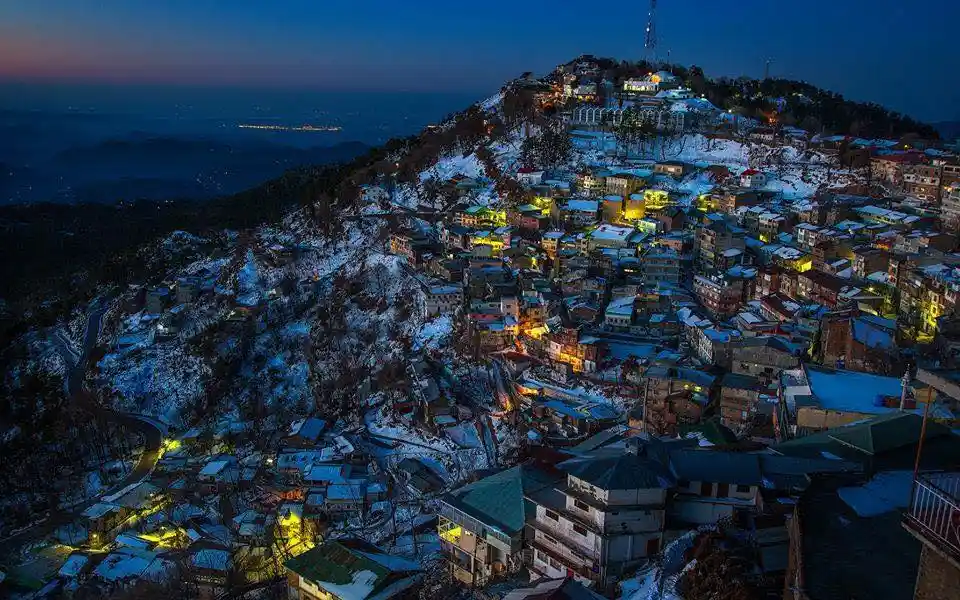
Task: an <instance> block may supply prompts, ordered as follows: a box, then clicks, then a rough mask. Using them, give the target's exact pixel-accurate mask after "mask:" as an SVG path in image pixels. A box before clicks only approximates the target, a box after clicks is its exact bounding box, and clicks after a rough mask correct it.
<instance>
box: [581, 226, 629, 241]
mask: <svg viewBox="0 0 960 600" xmlns="http://www.w3.org/2000/svg"><path fill="white" fill-rule="evenodd" d="M635 231H636V230H635V229H634V228H633V227H621V226H619V225H610V224H609V223H604V224H602V225H600V226H599V227H597V228H596V229H594V230H593V231H591V232H590V234H589V235H590V237H591V238H593V239H597V240H607V241H619V242H626V241H627V240H628V239H629V238H630V236H631V235H632V234H633V233H634V232H635Z"/></svg>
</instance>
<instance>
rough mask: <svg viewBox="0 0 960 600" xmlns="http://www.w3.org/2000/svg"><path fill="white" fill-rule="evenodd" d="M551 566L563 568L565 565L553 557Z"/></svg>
mask: <svg viewBox="0 0 960 600" xmlns="http://www.w3.org/2000/svg"><path fill="white" fill-rule="evenodd" d="M550 566H551V567H553V568H554V569H562V568H563V565H561V564H560V563H559V562H557V561H556V560H554V559H553V558H551V559H550Z"/></svg>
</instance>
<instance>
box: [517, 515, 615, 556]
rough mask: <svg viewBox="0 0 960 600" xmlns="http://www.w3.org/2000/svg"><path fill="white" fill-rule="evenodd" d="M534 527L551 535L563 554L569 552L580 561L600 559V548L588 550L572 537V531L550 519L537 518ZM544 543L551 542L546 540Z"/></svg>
mask: <svg viewBox="0 0 960 600" xmlns="http://www.w3.org/2000/svg"><path fill="white" fill-rule="evenodd" d="M532 525H533V527H534V529H539V530H540V531H541V532H543V533H545V534H547V535H549V536H550V537H552V538H554V539H555V540H556V541H557V543H556V545H557V548H558V549H559V551H560V552H561V553H563V554H568V555H569V556H570V557H571V558H576V559H577V560H580V561H587V562H594V561H598V560H600V549H599V548H595V549H593V550H588V549H586V548H584V547H583V546H581V545H580V544H578V543H576V542H575V541H573V540H572V539H570V533H569V532H567V531H564V529H563V528H562V527H560V526H559V525H557V524H554V523H553V522H551V520H550V519H537V520H536V521H534V522H533V523H532ZM543 543H544V544H548V545H549V542H547V541H544V542H543Z"/></svg>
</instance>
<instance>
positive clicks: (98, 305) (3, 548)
mask: <svg viewBox="0 0 960 600" xmlns="http://www.w3.org/2000/svg"><path fill="white" fill-rule="evenodd" d="M106 312H107V307H106V306H105V303H104V302H103V301H101V300H100V299H99V298H98V299H95V300H94V301H93V302H92V303H91V304H90V307H89V308H88V313H87V323H86V327H85V330H84V334H83V347H82V348H81V351H80V352H79V353H78V352H77V351H76V349H74V348H73V347H72V346H71V345H70V344H69V342H68V341H67V339H66V336H64V335H63V333H62V332H60V331H58V332H56V333H55V334H54V341H55V342H56V344H57V348H58V350H59V351H60V354H61V356H62V357H63V359H64V361H65V362H66V363H67V365H68V369H67V373H66V379H65V382H64V386H65V388H66V392H67V395H68V396H69V398H70V399H71V401H72V402H73V403H74V404H75V405H76V406H79V407H82V408H84V409H85V410H88V411H90V412H91V413H93V414H94V416H96V417H98V418H99V419H101V420H103V421H105V422H112V423H115V424H117V425H120V426H122V427H124V428H125V429H126V430H127V431H132V432H135V433H138V434H140V435H141V436H143V454H141V455H140V460H139V461H137V465H136V466H135V467H134V468H133V470H132V471H130V473H129V474H128V475H127V476H126V477H125V478H124V479H123V480H121V481H119V482H117V483H116V484H115V485H114V486H113V487H112V488H110V489H109V490H104V491H103V492H102V493H101V494H100V496H98V497H96V498H93V499H91V500H88V501H86V502H84V503H83V504H81V505H78V506H75V507H73V508H71V509H69V510H62V511H56V512H55V513H53V514H51V515H50V516H49V517H48V518H47V519H46V520H45V521H43V522H42V523H39V524H37V525H35V526H33V527H30V528H28V529H25V530H23V531H20V532H18V533H16V534H14V535H11V536H9V537H6V538H3V539H0V554H5V553H12V552H15V551H17V550H18V549H19V548H20V547H21V546H23V545H24V544H25V543H27V542H30V541H33V540H37V539H40V538H42V537H44V536H47V535H49V534H51V533H53V532H54V531H55V530H56V529H57V528H58V527H60V526H62V525H66V524H68V523H71V522H73V521H74V520H76V519H77V518H78V517H79V516H80V515H81V514H82V513H83V512H84V511H85V510H87V508H89V507H91V506H93V505H94V504H96V503H97V502H99V501H100V497H102V496H109V495H110V494H115V493H116V492H119V491H120V490H122V489H123V488H124V487H126V486H128V485H130V484H132V483H136V482H138V481H140V480H142V479H143V478H145V477H146V476H148V475H149V474H150V473H152V472H153V469H154V467H155V466H156V464H157V460H158V459H159V458H160V448H161V446H162V444H163V436H164V434H165V433H166V432H165V431H164V430H163V428H162V426H161V425H159V424H158V423H157V422H156V421H154V420H153V419H151V418H150V417H147V416H144V415H137V414H133V413H125V412H120V411H116V410H113V409H110V408H105V407H103V406H101V405H100V404H99V403H98V402H97V401H96V399H95V397H94V395H93V394H92V393H90V391H89V390H87V389H86V388H85V387H84V379H85V376H86V370H87V369H86V367H87V358H88V357H89V356H90V351H91V350H93V348H94V347H95V346H96V345H97V338H98V337H99V336H100V327H101V325H102V321H103V316H104V314H106ZM71 364H72V366H69V365H71Z"/></svg>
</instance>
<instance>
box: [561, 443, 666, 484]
mask: <svg viewBox="0 0 960 600" xmlns="http://www.w3.org/2000/svg"><path fill="white" fill-rule="evenodd" d="M559 466H560V468H562V469H564V470H565V471H567V472H568V473H570V474H571V475H573V476H574V477H576V478H577V479H580V480H582V481H586V482H587V483H590V484H592V485H595V486H597V487H599V488H601V489H604V490H633V489H658V488H666V487H669V486H670V485H671V484H672V483H673V481H672V479H673V478H672V477H671V476H670V474H669V473H667V472H666V470H665V469H664V468H663V467H662V466H661V465H660V464H658V463H655V462H654V461H652V460H650V459H648V458H645V457H642V456H638V455H636V454H630V453H627V452H623V453H617V455H615V456H607V457H602V458H597V457H595V456H586V457H583V458H573V459H571V460H568V461H566V462H564V463H562V464H561V465H559Z"/></svg>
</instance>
